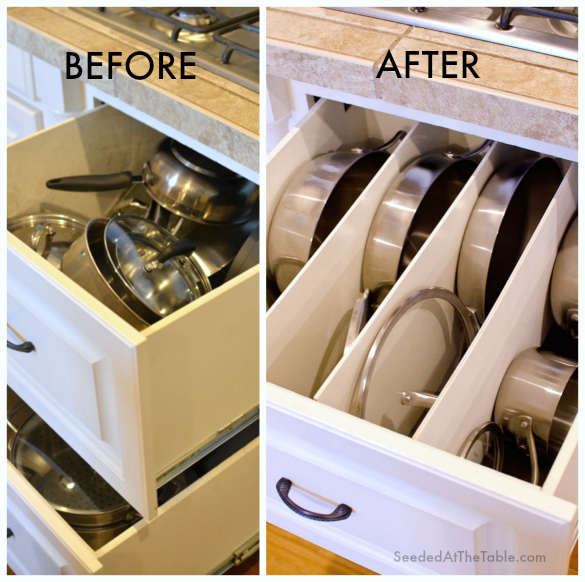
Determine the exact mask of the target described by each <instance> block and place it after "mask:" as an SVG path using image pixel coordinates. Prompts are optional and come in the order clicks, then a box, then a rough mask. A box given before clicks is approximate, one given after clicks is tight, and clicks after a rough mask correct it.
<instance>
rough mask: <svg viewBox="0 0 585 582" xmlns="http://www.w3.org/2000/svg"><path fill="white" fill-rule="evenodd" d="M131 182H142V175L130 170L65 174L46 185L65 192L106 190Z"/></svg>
mask: <svg viewBox="0 0 585 582" xmlns="http://www.w3.org/2000/svg"><path fill="white" fill-rule="evenodd" d="M132 182H142V176H133V175H132V172H118V173H116V174H93V175H87V176H67V177H65V178H53V179H52V180H48V181H47V183H46V186H47V188H49V189H50V190H64V191H65V192H107V191H109V190H120V189H122V188H129V187H130V186H132Z"/></svg>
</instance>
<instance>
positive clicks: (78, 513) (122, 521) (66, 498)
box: [9, 413, 140, 550]
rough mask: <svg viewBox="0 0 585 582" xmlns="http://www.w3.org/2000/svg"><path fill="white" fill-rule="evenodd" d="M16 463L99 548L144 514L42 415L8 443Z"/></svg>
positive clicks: (69, 521)
mask: <svg viewBox="0 0 585 582" xmlns="http://www.w3.org/2000/svg"><path fill="white" fill-rule="evenodd" d="M9 455H10V461H11V462H12V464H13V465H14V466H15V467H16V469H18V471H20V473H22V475H23V476H24V477H25V478H26V479H27V480H28V481H29V482H30V484H31V485H32V486H33V487H34V488H35V489H36V490H37V491H38V492H39V493H40V495H42V496H43V497H44V499H45V500H46V501H48V502H49V503H50V504H51V506H52V507H53V508H54V509H55V510H56V511H57V512H58V513H59V514H60V515H61V516H62V517H63V518H64V519H65V521H67V523H69V524H70V525H71V526H72V527H73V528H74V529H75V530H76V531H77V533H78V534H79V535H80V536H81V537H82V538H83V539H84V540H85V541H86V542H87V543H88V544H89V545H90V546H91V547H92V548H93V549H95V550H97V549H99V548H100V547H102V546H103V545H105V544H106V543H107V542H109V541H110V540H112V539H113V538H115V537H116V536H117V535H119V534H120V533H121V532H122V531H124V530H125V529H127V528H128V527H130V526H131V525H132V524H133V523H135V522H136V521H138V520H139V519H140V515H139V514H138V513H137V512H136V511H135V510H134V509H133V508H132V507H131V506H130V505H129V504H128V503H127V502H126V501H125V500H124V499H123V498H122V497H121V496H120V495H119V494H118V493H117V492H116V491H115V490H114V489H113V488H112V487H111V486H110V485H108V483H107V482H106V481H104V479H102V478H101V477H100V475H99V474H98V473H96V472H95V471H94V470H93V469H92V468H91V467H90V466H89V465H88V464H87V463H86V462H85V461H84V460H83V459H82V458H81V457H80V456H79V455H78V454H77V453H76V452H75V451H74V450H73V449H72V448H71V447H70V446H69V445H67V443H66V442H65V441H64V440H63V439H61V437H60V436H59V435H58V434H57V433H56V432H54V431H53V430H52V429H51V427H50V426H49V425H48V424H46V423H45V422H44V421H43V420H42V419H41V418H40V417H39V416H38V415H36V414H34V413H32V414H30V416H28V419H27V420H26V421H25V422H24V423H23V424H22V425H21V426H20V427H19V429H18V432H17V433H16V435H15V436H14V437H13V438H12V440H11V441H10V442H9Z"/></svg>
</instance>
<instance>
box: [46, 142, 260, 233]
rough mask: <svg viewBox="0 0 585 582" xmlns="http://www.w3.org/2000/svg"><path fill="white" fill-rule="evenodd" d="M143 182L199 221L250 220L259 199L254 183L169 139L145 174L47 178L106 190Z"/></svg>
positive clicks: (54, 183) (70, 187) (57, 185)
mask: <svg viewBox="0 0 585 582" xmlns="http://www.w3.org/2000/svg"><path fill="white" fill-rule="evenodd" d="M135 182H143V183H144V185H145V186H146V188H147V190H148V193H149V194H150V196H151V197H152V198H153V199H154V200H155V201H156V202H157V203H158V204H160V205H161V206H162V207H163V208H165V209H167V210H168V211H170V212H171V213H173V214H177V215H179V216H182V217H183V218H186V219H189V220H195V221H197V222H204V223H214V224H236V223H239V222H244V221H245V220H247V219H248V218H249V217H250V216H251V214H252V212H253V211H254V205H255V203H256V200H257V199H258V187H257V186H256V184H254V182H251V181H250V180H247V179H246V178H244V177H243V176H240V175H239V174H236V173H235V172H232V171H231V170H228V169H227V168H225V167H224V166H222V165H220V164H218V163H217V162H214V161H213V160H210V159H209V158H207V157H206V156H204V155H203V154H200V153H199V152H196V151H194V150H191V149H189V148H187V147H185V146H184V145H182V144H180V143H179V142H177V141H174V140H172V139H170V138H165V139H164V140H163V141H162V142H161V144H160V145H159V148H158V151H157V152H156V154H155V155H154V156H153V158H152V159H151V160H150V161H148V162H146V163H145V164H144V167H143V169H142V175H140V176H134V175H132V172H129V171H127V172H118V173H115V174H104V175H88V176H69V177H65V178H55V179H52V180H49V181H48V182H47V184H46V185H47V188H50V189H53V190H67V191H73V192H101V191H107V190H118V189H122V188H129V187H130V186H132V184H133V183H135Z"/></svg>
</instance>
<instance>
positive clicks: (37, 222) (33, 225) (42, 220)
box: [8, 214, 86, 269]
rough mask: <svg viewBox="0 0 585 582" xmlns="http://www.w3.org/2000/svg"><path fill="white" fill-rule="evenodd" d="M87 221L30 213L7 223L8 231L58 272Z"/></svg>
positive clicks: (62, 215)
mask: <svg viewBox="0 0 585 582" xmlns="http://www.w3.org/2000/svg"><path fill="white" fill-rule="evenodd" d="M85 224H86V223H85V221H83V220H80V219H78V218H73V217H70V216H66V215H64V214H31V215H29V216H20V217H18V218H12V219H10V220H9V221H8V230H9V231H10V232H11V233H12V234H14V235H15V236H16V237H17V238H19V239H20V240H21V241H22V242H24V243H26V244H27V245H28V246H29V247H31V248H32V249H33V250H34V251H36V252H37V253H38V254H39V255H41V256H42V257H43V258H44V259H47V261H49V263H51V264H52V265H53V266H55V267H57V268H58V269H60V268H61V262H62V260H63V255H64V254H65V252H66V251H67V249H68V248H69V247H70V246H71V244H72V243H73V242H74V241H75V240H76V239H78V238H79V237H80V236H82V235H83V232H84V230H85Z"/></svg>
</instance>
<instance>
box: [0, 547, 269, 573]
mask: <svg viewBox="0 0 585 582" xmlns="http://www.w3.org/2000/svg"><path fill="white" fill-rule="evenodd" d="M7 573H8V575H14V572H13V571H12V570H11V569H10V568H8V567H7ZM225 575H226V576H227V575H230V576H258V575H260V552H255V553H254V554H252V555H251V556H250V557H249V558H248V559H247V560H244V561H243V562H242V563H241V564H240V565H239V566H234V567H233V568H230V569H229V570H228V571H227V572H226V573H225Z"/></svg>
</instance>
